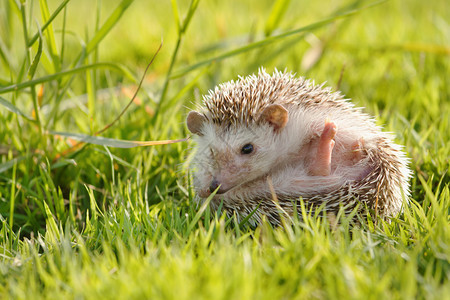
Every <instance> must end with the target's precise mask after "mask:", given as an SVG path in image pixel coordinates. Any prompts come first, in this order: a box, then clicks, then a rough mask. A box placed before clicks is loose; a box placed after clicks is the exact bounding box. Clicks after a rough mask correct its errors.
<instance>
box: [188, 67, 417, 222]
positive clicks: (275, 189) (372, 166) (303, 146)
mask: <svg viewBox="0 0 450 300" xmlns="http://www.w3.org/2000/svg"><path fill="white" fill-rule="evenodd" d="M203 104H204V107H201V108H200V109H201V110H200V111H199V112H197V111H191V112H190V113H189V114H188V116H187V119H186V123H187V127H188V129H189V131H191V132H192V133H193V134H195V136H196V138H195V141H196V144H197V146H196V153H195V155H194V160H193V163H192V169H193V171H194V186H195V190H196V192H197V195H198V199H199V201H201V199H205V198H207V197H208V196H210V195H211V193H213V192H214V191H217V192H216V194H215V195H214V197H213V199H212V200H211V203H210V205H211V207H212V208H213V209H217V208H218V206H219V205H220V203H221V202H222V203H223V208H225V210H226V211H227V213H228V214H229V215H232V214H233V213H234V212H235V213H236V214H237V216H238V217H239V218H244V217H245V216H247V215H249V214H251V213H253V212H254V211H255V212H254V214H253V215H252V217H251V219H250V220H251V222H252V223H253V224H256V223H258V222H260V221H261V219H262V217H263V216H264V215H265V216H266V217H267V218H268V220H269V221H270V222H271V223H273V224H279V222H280V208H281V209H282V210H283V211H284V212H287V213H289V214H292V213H293V207H294V201H298V200H299V199H300V198H302V199H303V200H304V202H305V204H306V205H307V206H308V207H309V208H310V207H318V206H320V205H324V210H325V211H326V212H327V213H330V212H331V213H337V212H338V210H339V209H340V207H341V206H343V207H344V208H345V210H346V212H350V211H352V210H353V209H354V208H355V207H357V205H358V204H359V206H358V207H359V210H360V211H362V210H364V209H366V208H369V209H372V210H374V211H376V213H377V214H379V215H380V216H382V217H391V216H395V215H396V214H398V213H399V212H400V211H401V209H402V205H403V202H404V201H403V199H407V197H408V196H409V183H408V181H409V178H410V173H411V172H410V170H409V168H408V160H407V158H406V156H405V154H404V152H403V151H402V147H401V146H399V145H397V144H395V143H394V142H393V139H392V137H391V136H390V135H389V134H387V133H384V132H382V131H381V128H380V127H378V126H376V125H375V122H374V119H373V118H372V117H370V116H369V115H367V114H365V113H363V112H362V111H361V109H360V108H355V107H354V106H353V104H352V103H351V102H349V101H348V100H347V99H344V98H343V96H342V95H341V93H340V92H332V90H331V89H330V88H324V87H323V85H315V84H314V83H313V82H311V81H309V80H307V79H305V78H302V77H300V78H296V77H295V76H294V75H293V74H292V73H286V72H280V71H277V70H275V72H274V73H273V74H272V75H269V74H268V73H266V72H265V70H264V69H260V70H259V72H258V74H257V75H250V76H248V77H240V78H239V80H237V81H230V82H227V83H224V84H221V85H219V86H218V87H216V88H215V89H214V90H211V91H210V92H209V94H208V95H206V96H205V97H204V99H203ZM268 179H269V180H270V182H272V183H271V184H269V180H268ZM273 193H275V195H274V194H273ZM274 196H275V197H276V199H277V201H278V203H276V202H275V201H274ZM362 213H364V211H362Z"/></svg>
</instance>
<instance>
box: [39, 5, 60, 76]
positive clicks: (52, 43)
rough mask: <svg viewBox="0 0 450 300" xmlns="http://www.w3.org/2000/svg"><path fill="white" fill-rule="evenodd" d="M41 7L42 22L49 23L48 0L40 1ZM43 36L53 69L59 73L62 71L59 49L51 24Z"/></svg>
mask: <svg viewBox="0 0 450 300" xmlns="http://www.w3.org/2000/svg"><path fill="white" fill-rule="evenodd" d="M39 7H40V9H41V15H42V20H43V21H44V22H47V21H48V20H49V19H50V11H49V9H48V4H47V0H39ZM39 31H41V30H39ZM43 34H44V36H45V37H46V39H47V45H48V47H47V49H48V51H49V53H50V57H51V59H52V62H53V69H54V71H58V70H59V69H60V63H59V58H58V49H57V48H56V39H55V34H54V31H53V25H52V23H51V22H50V23H49V25H48V27H47V30H46V31H45V32H44V33H43Z"/></svg>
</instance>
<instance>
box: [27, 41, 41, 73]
mask: <svg viewBox="0 0 450 300" xmlns="http://www.w3.org/2000/svg"><path fill="white" fill-rule="evenodd" d="M41 55H42V38H40V39H39V45H38V50H37V52H36V55H35V56H34V58H33V61H32V63H31V66H30V69H29V70H28V75H27V76H28V79H33V77H34V74H35V73H36V68H37V66H38V64H39V61H40V60H41Z"/></svg>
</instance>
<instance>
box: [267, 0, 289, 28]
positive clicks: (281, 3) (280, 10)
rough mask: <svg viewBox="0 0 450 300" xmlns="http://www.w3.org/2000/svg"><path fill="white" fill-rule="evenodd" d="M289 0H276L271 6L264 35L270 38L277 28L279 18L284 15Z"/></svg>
mask: <svg viewBox="0 0 450 300" xmlns="http://www.w3.org/2000/svg"><path fill="white" fill-rule="evenodd" d="M290 2H291V0H277V1H275V3H274V4H273V6H272V11H271V12H270V16H269V18H268V19H267V22H266V28H265V29H264V34H265V35H266V36H270V35H271V34H272V32H273V31H274V30H275V29H276V28H277V26H278V24H279V23H280V20H281V18H282V17H283V15H284V14H285V13H286V10H287V8H288V7H289V3H290Z"/></svg>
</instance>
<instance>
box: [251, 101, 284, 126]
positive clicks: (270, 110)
mask: <svg viewBox="0 0 450 300" xmlns="http://www.w3.org/2000/svg"><path fill="white" fill-rule="evenodd" d="M288 120H289V113H288V111H287V109H286V108H284V107H283V106H281V105H280V104H272V105H269V106H268V107H266V108H265V109H264V110H263V112H262V113H261V115H260V116H259V119H258V121H259V122H264V121H265V122H269V124H270V125H272V127H273V129H274V130H280V129H283V128H284V126H286V123H287V121H288Z"/></svg>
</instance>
